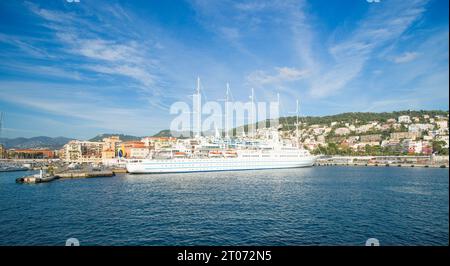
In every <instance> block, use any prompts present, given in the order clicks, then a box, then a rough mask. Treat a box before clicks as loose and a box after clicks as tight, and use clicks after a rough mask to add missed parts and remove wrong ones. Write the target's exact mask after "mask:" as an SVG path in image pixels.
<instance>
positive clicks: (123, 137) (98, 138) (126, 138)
mask: <svg viewBox="0 0 450 266" xmlns="http://www.w3.org/2000/svg"><path fill="white" fill-rule="evenodd" d="M112 136H118V137H119V138H120V140H121V141H132V140H140V139H141V138H142V137H137V136H132V135H124V134H106V133H105V134H100V135H97V136H95V137H93V138H92V139H90V140H89V141H102V140H103V139H104V138H109V137H112Z"/></svg>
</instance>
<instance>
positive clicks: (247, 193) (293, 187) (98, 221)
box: [0, 166, 449, 245]
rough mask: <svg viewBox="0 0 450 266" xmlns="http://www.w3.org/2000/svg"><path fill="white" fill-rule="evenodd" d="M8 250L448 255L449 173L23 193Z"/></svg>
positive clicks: (68, 184)
mask: <svg viewBox="0 0 450 266" xmlns="http://www.w3.org/2000/svg"><path fill="white" fill-rule="evenodd" d="M25 174H27V173H25V172H15V173H0V245H64V244H65V241H66V239H68V238H70V237H75V238H78V239H79V241H80V243H81V245H364V243H365V241H366V240H367V239H368V238H370V237H375V238H377V239H378V240H379V241H380V244H381V245H448V243H449V241H448V240H449V221H448V218H449V213H448V211H449V198H448V196H449V195H448V191H449V190H448V182H449V172H448V169H426V168H397V167H379V168H377V167H336V166H334V167H315V168H300V169H285V170H264V171H249V172H213V173H195V174H165V175H119V176H115V177H111V178H93V179H78V180H76V179H74V180H57V181H54V182H52V183H46V184H37V185H24V184H16V183H15V182H14V181H15V178H17V177H19V176H22V175H25Z"/></svg>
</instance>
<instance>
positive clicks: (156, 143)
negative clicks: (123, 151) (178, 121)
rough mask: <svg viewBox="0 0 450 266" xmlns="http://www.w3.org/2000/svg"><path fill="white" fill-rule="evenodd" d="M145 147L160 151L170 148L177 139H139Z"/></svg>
mask: <svg viewBox="0 0 450 266" xmlns="http://www.w3.org/2000/svg"><path fill="white" fill-rule="evenodd" d="M141 142H143V143H144V146H145V147H148V148H150V149H151V150H161V149H165V148H169V147H172V146H173V145H174V144H175V143H176V142H177V138H174V137H145V138H142V139H141Z"/></svg>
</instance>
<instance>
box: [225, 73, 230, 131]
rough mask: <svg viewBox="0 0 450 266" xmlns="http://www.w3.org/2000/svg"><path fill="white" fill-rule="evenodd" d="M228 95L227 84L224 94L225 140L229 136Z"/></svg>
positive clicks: (228, 88)
mask: <svg viewBox="0 0 450 266" xmlns="http://www.w3.org/2000/svg"><path fill="white" fill-rule="evenodd" d="M229 95H230V84H228V82H227V92H226V96H225V138H226V139H229V138H230V135H229V132H228V131H229V125H228V101H229V97H230V96H229Z"/></svg>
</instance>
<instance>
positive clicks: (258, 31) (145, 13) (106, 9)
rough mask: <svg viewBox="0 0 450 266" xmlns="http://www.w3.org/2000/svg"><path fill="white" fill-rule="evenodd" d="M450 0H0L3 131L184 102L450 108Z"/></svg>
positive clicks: (125, 119) (88, 129)
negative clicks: (195, 97) (199, 97)
mask: <svg viewBox="0 0 450 266" xmlns="http://www.w3.org/2000/svg"><path fill="white" fill-rule="evenodd" d="M448 5H449V1H447V0H428V1H426V0H420V1H419V0H408V1H405V0H398V1H397V0H380V1H378V2H375V1H370V0H339V1H337V0H336V1H331V0H310V1H307V0H292V1H290V0H283V1H277V0H271V1H263V0H253V1H252V0H250V1H228V0H221V1H218V0H217V1H216V0H197V1H194V0H193V1H175V0H174V1H144V0H141V1H138V0H137V1H116V0H79V2H74V1H70V0H69V1H68V0H48V1H32V0H29V1H18V0H17V1H15V0H12V1H6V0H0V111H2V112H4V119H3V128H2V132H1V134H2V135H1V136H2V137H9V138H13V137H33V136H42V135H44V136H51V137H56V136H66V137H71V138H80V139H88V138H91V137H93V136H95V135H97V134H101V133H123V134H132V135H138V136H146V135H152V134H155V133H157V132H158V131H160V130H162V129H167V128H169V125H170V121H171V120H172V119H174V117H175V116H174V115H171V114H170V112H169V109H170V106H171V105H172V104H173V103H174V102H177V101H184V102H187V103H191V101H192V97H190V95H192V93H193V92H194V90H195V87H196V82H197V77H200V79H201V88H202V94H203V97H204V99H206V100H210V101H216V100H219V99H223V98H224V97H225V88H226V83H229V84H230V89H231V93H232V96H233V100H236V101H248V97H249V95H250V92H251V88H254V91H255V100H256V101H274V100H275V99H276V97H277V96H276V95H277V93H279V94H280V102H281V109H280V113H281V115H292V113H293V112H295V109H296V101H295V100H296V99H299V101H300V114H301V115H314V116H321V115H331V114H338V113H342V112H383V111H394V110H407V109H414V110H419V109H424V110H431V109H433V110H436V109H440V110H448V109H449V107H448V102H449V91H448V87H449V74H448V71H449V13H448V12H449V6H448Z"/></svg>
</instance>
